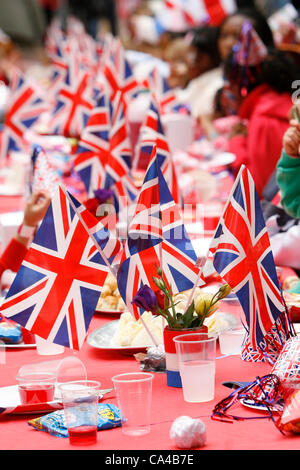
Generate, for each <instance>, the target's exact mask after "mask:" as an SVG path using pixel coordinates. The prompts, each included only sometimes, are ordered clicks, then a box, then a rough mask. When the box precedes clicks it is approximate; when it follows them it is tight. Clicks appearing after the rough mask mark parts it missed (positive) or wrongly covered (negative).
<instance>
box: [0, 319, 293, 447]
mask: <svg viewBox="0 0 300 470" xmlns="http://www.w3.org/2000/svg"><path fill="white" fill-rule="evenodd" d="M114 319H115V318H114V317H113V316H112V315H104V314H98V313H95V315H94V317H93V319H92V322H91V325H90V328H89V333H91V332H92V331H93V330H94V329H96V328H100V327H101V326H103V325H105V324H106V323H107V322H110V321H113V320H114ZM73 354H74V355H75V356H77V357H78V358H80V359H81V360H82V362H83V363H84V364H85V366H86V369H87V375H88V378H89V379H94V380H99V381H100V382H101V388H110V387H112V386H113V385H112V381H111V377H112V376H113V375H114V374H116V373H123V372H135V371H139V370H140V363H139V362H138V361H137V360H136V358H135V357H134V356H129V355H125V354H121V353H119V352H116V351H111V350H100V349H96V348H94V347H91V346H90V345H89V344H88V343H87V342H85V344H84V345H83V347H82V349H81V350H80V351H79V352H74V351H71V350H69V349H65V352H64V353H63V354H60V355H57V356H40V355H38V354H37V351H36V349H35V348H33V349H27V350H26V349H19V350H17V349H14V350H13V349H11V350H7V351H6V360H5V363H4V364H3V363H2V364H0V386H1V387H4V386H9V385H13V384H15V383H16V381H15V377H16V374H17V372H18V369H19V368H20V367H21V366H22V365H24V364H27V363H36V362H41V361H45V360H51V359H59V358H63V357H67V356H69V355H73ZM217 357H218V358H217V361H216V382H215V397H214V399H213V400H212V401H210V402H207V403H199V404H196V403H195V404H194V403H186V402H185V401H184V400H183V393H182V389H180V388H173V387H169V386H168V385H167V384H166V375H165V373H161V372H155V373H154V381H153V401H152V418H151V432H150V433H149V434H148V435H145V436H141V437H136V438H133V437H127V436H125V435H124V434H123V433H122V430H121V428H114V429H110V430H105V431H99V432H98V442H97V444H95V445H92V446H88V447H84V448H83V447H76V446H71V445H70V444H69V440H68V439H66V438H61V437H54V436H52V435H50V434H48V433H45V432H43V431H37V430H35V429H33V428H32V427H31V426H29V425H28V420H29V419H30V418H33V417H37V416H40V414H37V415H28V416H26V415H14V414H10V415H8V414H6V415H0V429H1V439H0V449H1V450H3V449H6V450H8V449H9V450H17V449H18V450H25V449H27V450H30V449H49V450H50V449H51V450H54V449H58V450H72V449H89V450H96V449H97V450H111V451H117V450H140V449H143V450H171V451H174V452H175V451H178V452H179V449H177V447H176V446H175V444H174V442H173V441H172V440H171V439H170V437H169V432H170V428H171V425H172V423H173V421H174V420H175V419H176V418H177V417H179V416H182V415H185V416H190V417H192V418H196V417H197V418H200V419H201V420H202V421H203V422H204V424H205V425H206V431H207V440H206V445H205V446H204V447H203V448H202V449H203V450H238V449H243V450H246V449H248V450H249V449H252V450H253V449H260V450H262V449H264V450H270V449H274V450H279V449H282V450H283V449H290V450H291V449H294V450H298V449H299V439H297V437H295V436H289V435H285V436H283V435H282V434H281V433H280V432H279V431H278V429H277V428H276V427H275V425H274V424H273V422H272V421H271V420H270V419H268V418H267V419H249V420H244V421H236V422H234V423H224V422H219V421H215V420H212V419H211V413H212V410H213V408H214V405H215V404H216V403H218V402H219V401H220V400H221V399H223V398H225V397H227V396H228V395H229V394H230V393H231V390H230V389H229V388H226V387H225V386H224V385H222V382H224V381H228V380H238V381H252V380H254V379H255V378H256V377H257V376H263V375H265V374H268V373H269V372H270V369H271V366H270V365H269V364H266V363H250V362H245V361H242V360H241V358H240V356H238V355H236V356H221V355H220V352H219V350H218V351H217ZM103 402H104V403H113V404H115V405H117V401H116V396H115V393H114V391H112V392H110V393H108V394H107V395H105V396H104V397H103ZM0 406H1V404H0ZM230 411H232V412H233V411H234V414H237V415H239V416H244V417H252V418H254V417H255V418H256V417H262V416H266V413H265V412H263V411H257V410H254V409H250V408H247V407H245V406H244V405H242V404H240V403H238V404H237V405H235V406H234V408H233V409H232V410H230Z"/></svg>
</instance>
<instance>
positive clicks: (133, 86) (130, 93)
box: [103, 39, 141, 112]
mask: <svg viewBox="0 0 300 470" xmlns="http://www.w3.org/2000/svg"><path fill="white" fill-rule="evenodd" d="M103 75H104V77H105V82H106V86H107V90H108V93H109V95H110V97H111V99H114V98H115V96H116V94H117V92H118V91H119V92H121V97H122V101H123V105H124V109H125V112H126V109H127V104H128V102H129V100H130V99H131V98H132V97H134V96H135V95H136V94H137V93H138V91H139V90H140V88H141V86H140V84H139V82H138V81H137V80H136V78H135V77H134V75H133V72H132V69H131V66H130V64H129V62H128V60H127V59H126V57H125V51H124V48H123V46H122V44H121V42H120V40H119V39H114V41H113V45H112V51H111V53H110V54H109V55H107V56H106V60H105V64H104V67H103Z"/></svg>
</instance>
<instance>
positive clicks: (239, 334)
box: [219, 326, 246, 355]
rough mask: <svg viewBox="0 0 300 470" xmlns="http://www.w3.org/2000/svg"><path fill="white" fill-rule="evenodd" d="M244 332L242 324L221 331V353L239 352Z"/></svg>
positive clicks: (233, 353)
mask: <svg viewBox="0 0 300 470" xmlns="http://www.w3.org/2000/svg"><path fill="white" fill-rule="evenodd" d="M245 333H246V331H245V328H243V327H242V326H237V327H234V328H228V329H226V330H224V331H222V332H221V333H220V335H219V342H220V350H221V354H226V355H227V354H229V355H231V354H232V355H235V354H241V350H242V344H243V340H244V338H245Z"/></svg>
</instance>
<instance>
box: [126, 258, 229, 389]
mask: <svg viewBox="0 0 300 470" xmlns="http://www.w3.org/2000/svg"><path fill="white" fill-rule="evenodd" d="M156 272H157V275H158V277H155V276H153V278H152V279H153V282H154V284H155V286H156V287H157V290H156V291H155V292H154V291H153V290H152V289H151V287H149V286H148V285H144V286H142V287H141V288H140V289H139V291H138V292H137V294H136V295H135V297H134V298H133V300H132V304H134V305H136V306H138V307H139V308H142V309H144V310H145V311H151V312H152V313H153V314H154V315H156V316H161V317H163V318H164V319H165V321H166V323H167V325H166V326H165V328H164V330H163V339H164V347H165V353H166V373H167V384H168V385H169V386H172V387H181V386H182V384H181V378H180V373H179V368H178V362H177V355H176V349H175V343H174V342H173V338H174V337H175V336H178V335H179V334H181V333H182V334H188V333H195V332H207V331H208V328H207V326H205V325H204V320H205V319H206V318H207V317H209V316H210V315H212V314H213V313H214V312H215V311H216V310H217V309H218V306H219V301H220V300H221V299H223V298H224V297H226V295H228V294H229V292H230V291H231V289H230V287H229V286H228V285H227V284H225V285H222V286H221V287H219V289H218V291H217V292H216V293H215V294H211V293H209V292H203V293H201V292H200V294H198V295H197V297H195V299H192V300H191V303H190V304H189V305H184V306H183V311H180V309H178V308H176V306H177V305H178V303H179V302H176V300H174V296H173V292H172V287H171V286H168V285H167V283H166V281H165V276H164V275H163V272H162V269H161V267H160V266H157V267H156ZM175 299H176V297H175Z"/></svg>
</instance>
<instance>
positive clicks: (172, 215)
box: [117, 146, 199, 319]
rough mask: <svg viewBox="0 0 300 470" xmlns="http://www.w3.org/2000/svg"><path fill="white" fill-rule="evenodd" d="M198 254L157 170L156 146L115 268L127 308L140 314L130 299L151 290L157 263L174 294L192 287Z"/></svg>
mask: <svg viewBox="0 0 300 470" xmlns="http://www.w3.org/2000/svg"><path fill="white" fill-rule="evenodd" d="M196 261H197V256H196V254H195V252H194V249H193V246H192V244H191V241H190V240H189V238H188V235H187V233H186V231H185V227H184V225H183V222H182V220H181V217H180V214H179V210H178V207H177V205H176V204H175V202H174V200H173V198H172V195H171V193H170V190H169V188H168V185H167V183H166V181H165V179H164V176H163V174H162V172H161V170H160V167H159V164H158V158H157V155H156V147H155V146H153V151H152V158H151V161H150V163H149V166H148V170H147V172H146V176H145V179H144V183H143V186H142V188H141V191H140V194H139V197H138V201H137V204H136V208H135V213H134V216H133V218H132V220H131V222H130V225H129V230H128V239H127V242H126V245H125V248H124V251H123V257H122V261H121V263H120V267H119V270H118V277H117V279H118V287H119V291H120V294H121V296H122V298H123V300H124V302H125V303H126V305H127V308H128V309H129V311H131V313H132V314H133V315H134V316H135V318H137V319H138V318H139V317H140V312H139V308H138V307H137V306H136V305H132V304H131V301H132V299H133V298H134V297H135V295H136V294H137V292H138V290H139V288H140V287H141V286H142V285H144V284H147V285H148V286H149V287H151V288H152V289H153V290H154V291H155V290H156V286H155V284H154V282H153V279H152V278H153V276H156V274H157V272H156V266H160V267H161V269H162V270H163V273H164V275H165V278H166V282H167V284H168V285H169V286H170V285H171V286H172V290H173V292H174V293H178V292H183V291H184V290H187V289H191V288H192V287H193V285H194V283H195V282H196V280H197V277H198V274H199V268H198V267H197V266H196Z"/></svg>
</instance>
